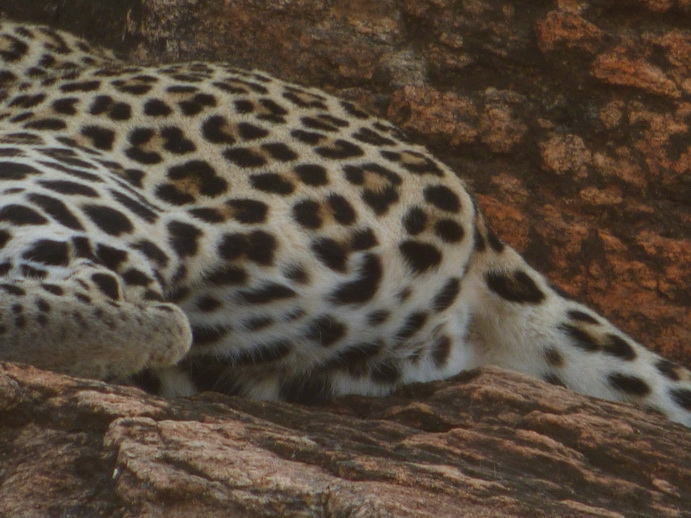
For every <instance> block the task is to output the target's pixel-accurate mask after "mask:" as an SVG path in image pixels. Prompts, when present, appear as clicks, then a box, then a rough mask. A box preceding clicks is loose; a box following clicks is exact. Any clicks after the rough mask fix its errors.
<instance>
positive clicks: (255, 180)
mask: <svg viewBox="0 0 691 518" xmlns="http://www.w3.org/2000/svg"><path fill="white" fill-rule="evenodd" d="M0 360H3V361H12V362H20V363H28V364H31V365H34V366H36V367H39V368H45V369H49V370H53V371H56V372H60V373H65V374H68V375H73V376H80V377H86V378H94V379H99V380H103V381H106V382H114V383H129V384H135V385H138V386H139V387H141V388H144V389H146V390H148V391H150V392H152V393H154V394H158V395H161V396H165V397H180V396H190V395H194V394H197V393H199V392H203V391H216V392H221V393H224V394H228V395H231V396H242V397H247V398H255V399H259V400H282V401H287V402H291V403H302V404H318V403H322V402H327V401H330V400H331V399H332V398H334V397H336V396H340V395H347V394H355V395H363V396H380V397H384V396H386V395H388V394H390V393H391V392H392V391H394V390H396V389H398V388H399V387H401V386H403V385H406V384H411V383H424V382H430V381H434V380H442V379H448V378H450V377H453V376H455V375H457V374H459V373H460V372H462V371H468V370H471V369H477V368H480V367H482V366H484V365H495V366H499V367H503V368H506V369H511V370H514V371H519V372H522V373H526V374H528V375H531V376H534V377H536V378H539V379H542V380H544V381H547V382H549V383H551V384H556V385H561V386H563V387H566V388H568V389H569V390H572V391H575V392H579V393H581V394H585V395H588V396H593V397H596V398H603V399H608V400H614V401H623V402H629V403H633V404H635V405H638V406H641V407H645V408H648V409H652V410H654V411H657V412H660V413H662V414H664V415H665V416H667V417H668V418H669V419H670V420H671V421H675V422H678V423H681V424H682V425H685V426H687V427H691V374H690V373H689V370H687V369H686V368H684V367H683V366H681V365H678V364H675V363H673V362H671V361H669V360H667V359H664V358H662V357H661V356H658V355H657V354H655V353H653V352H652V351H650V350H649V349H647V348H645V347H644V346H643V345H641V344H639V343H638V342H636V341H635V340H634V339H633V338H631V337H630V336H628V335H626V334H625V333H624V332H622V331H620V330H619V329H617V328H616V327H615V326H614V325H613V324H611V323H610V322H609V321H607V320H606V319H605V318H604V317H602V316H601V315H600V314H598V313H597V312H595V311H593V310H591V309H589V308H588V307H586V306H584V305H582V304H580V303H578V302H576V301H573V300H571V299H570V298H568V297H566V296H565V295H562V294H560V292H559V291H558V290H557V289H555V288H553V287H552V286H551V284H550V283H549V282H548V281H547V280H546V279H545V277H543V276H542V275H541V274H539V273H538V272H537V271H535V270H534V269H533V268H532V267H531V266H529V265H528V264H527V262H526V261H525V260H524V259H523V258H522V257H521V256H520V255H519V254H518V253H517V252H516V251H515V250H514V249H512V248H511V247H510V246H509V245H507V244H506V243H504V242H503V241H501V240H500V239H499V238H498V237H497V236H496V235H495V234H494V233H493V232H492V231H491V229H490V228H489V226H488V224H487V222H486V221H485V219H484V218H483V216H482V214H481V213H480V211H479V209H478V206H477V203H476V202H475V201H474V199H473V197H472V196H471V194H470V193H469V189H468V188H467V187H466V184H465V182H464V181H463V180H462V179H461V177H460V176H459V174H457V172H456V171H454V170H453V169H451V168H450V167H449V166H447V165H446V164H445V163H443V162H442V161H441V160H439V159H438V158H436V157H435V156H434V155H433V154H431V153H430V152H429V151H427V149H426V148H425V147H423V146H421V145H418V144H416V143H414V142H413V141H412V140H411V139H410V138H409V137H408V136H407V135H406V134H405V133H404V132H403V131H401V130H400V129H399V128H397V127H396V126H395V125H393V124H392V123H390V122H388V121H386V120H383V119H380V118H377V117H375V116H373V115H371V114H369V113H368V112H366V111H365V110H363V109H362V108H360V107H359V106H357V105H356V104H354V103H353V102H351V101H348V100H344V99H340V98H337V97H335V96H332V95H331V94H328V93H326V92H324V91H322V90H319V89H316V88H311V87H306V86H300V85H297V84H293V83H290V82H285V81H282V80H280V79H278V78H275V77H273V76H271V75H269V74H267V73H265V72H262V71H257V70H244V69H240V68H237V67H234V66H232V65H229V64H224V63H211V62H196V61H192V62H183V63H167V64H155V65H146V64H144V65H142V64H132V63H129V62H127V61H126V60H122V59H120V58H118V57H116V56H115V55H114V54H113V53H112V52H111V51H109V50H105V49H102V48H99V47H96V46H93V45H90V44H89V43H88V42H86V41H84V40H82V39H81V38H79V37H77V36H74V35H71V34H69V33H67V32H63V31H60V30H58V29H53V28H50V27H47V26H41V25H33V24H27V23H17V22H12V21H7V20H5V21H1V22H0Z"/></svg>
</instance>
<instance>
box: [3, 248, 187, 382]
mask: <svg viewBox="0 0 691 518" xmlns="http://www.w3.org/2000/svg"><path fill="white" fill-rule="evenodd" d="M191 341H192V335H191V331H190V326H189V323H188V321H187V318H186V316H185V315H184V313H183V312H182V311H181V310H180V309H179V308H178V307H177V306H175V305H173V304H166V303H161V302H153V301H128V300H126V299H125V297H124V295H123V289H122V284H121V281H120V279H119V278H118V277H117V276H116V275H115V274H114V273H113V272H111V271H110V270H107V269H105V268H102V267H100V266H97V265H95V264H92V263H90V262H88V261H85V262H84V263H83V264H81V265H79V266H78V267H77V268H76V269H75V270H74V272H73V273H72V275H69V276H68V277H66V278H65V279H62V280H38V279H31V278H22V279H12V278H2V279H0V360H8V361H15V362H22V363H29V364H32V365H35V366H37V367H42V368H46V369H50V370H53V371H58V372H63V373H67V374H72V375H77V376H83V377H91V378H99V379H105V380H122V379H124V378H126V377H127V376H129V375H131V374H134V373H136V372H139V371H141V370H142V369H144V368H146V367H152V368H157V367H165V366H168V365H172V364H175V363H176V362H177V361H178V360H179V359H180V358H182V357H183V356H184V354H185V353H186V352H187V351H188V349H189V347H190V343H191Z"/></svg>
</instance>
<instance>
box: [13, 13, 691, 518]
mask: <svg viewBox="0 0 691 518" xmlns="http://www.w3.org/2000/svg"><path fill="white" fill-rule="evenodd" d="M0 14H2V15H4V16H9V17H11V18H14V19H24V20H28V21H33V22H41V23H48V24H50V25H53V26H56V27H60V28H63V29H66V30H70V31H72V32H75V33H77V34H80V35H82V36H84V37H86V38H88V39H89V40H91V41H93V42H97V43H101V44H103V45H106V46H109V47H114V48H116V49H117V50H118V51H119V52H120V53H121V54H122V55H124V56H126V57H129V58H130V59H132V60H134V61H136V62H147V61H150V62H166V61H174V60H185V59H210V60H222V61H228V62H231V63H233V64H235V65H239V66H244V67H256V68H260V69H264V70H267V71H269V72H271V73H274V74H276V75H278V76H280V77H282V78H284V79H288V80H293V81H296V82H299V83H302V84H308V85H312V86H318V87H321V88H324V89H326V90H328V91H330V92H332V93H335V94H337V95H340V96H343V97H347V98H349V99H351V100H355V101H357V102H359V103H361V104H363V105H364V106H365V107H366V108H367V109H369V110H370V111H372V112H374V113H376V114H379V115H381V116H385V117H387V118H388V119H390V120H392V121H393V122H395V123H397V124H398V125H399V126H401V127H403V128H404V129H405V130H406V131H407V132H409V133H410V134H411V135H412V136H413V138H414V139H415V140H417V141H418V142H421V143H424V144H426V145H427V146H428V147H430V148H431V149H432V150H433V151H434V153H435V154H436V155H438V156H439V157H440V158H442V159H443V160H444V161H445V162H447V163H448V164H449V165H451V166H452V167H454V168H455V169H456V170H457V171H458V173H459V175H460V176H462V177H463V178H464V179H465V180H466V181H467V183H468V184H469V186H470V187H471V188H472V189H473V190H474V191H475V192H476V194H477V199H478V203H479V205H480V206H481V207H482V209H483V211H484V212H485V214H486V215H487V217H488V220H489V221H490V223H491V224H492V226H493V227H494V229H495V230H496V232H497V233H498V234H499V235H500V236H501V237H502V238H503V239H504V240H505V241H507V242H509V243H510V244H511V245H512V246H514V247H515V248H517V249H518V250H519V251H520V252H521V253H522V254H523V255H524V256H525V257H526V258H527V259H528V260H529V261H530V262H531V263H532V264H533V265H534V266H535V267H537V268H538V269H539V270H540V271H542V272H544V273H546V274H548V276H549V277H550V278H551V279H552V280H553V281H554V283H555V284H556V285H557V286H559V287H560V288H561V289H562V290H563V291H565V292H566V293H567V294H568V295H570V296H573V297H575V298H577V299H579V300H581V301H583V302H585V303H587V304H589V305H591V306H593V307H595V308H596V309H598V310H599V311H600V312H602V313H603V314H604V315H605V316H606V317H608V318H609V319H611V320H612V321H614V322H615V323H616V324H617V325H619V326H620V327H622V328H623V329H624V330H626V331H627V332H629V333H630V334H631V335H633V336H634V337H635V338H637V339H638V340H639V341H641V342H643V343H645V344H647V345H648V346H650V347H651V348H653V349H655V350H657V351H659V352H661V353H662V354H663V355H665V356H667V357H669V358H670V359H673V360H676V361H679V362H681V363H683V364H685V365H686V366H687V367H691V345H690V344H691V330H690V329H689V326H688V322H689V321H691V304H690V302H691V295H690V294H689V290H688V289H687V287H688V286H689V285H690V284H691V271H690V270H689V268H688V264H691V240H690V239H689V232H688V229H689V228H691V225H690V224H691V216H690V212H689V204H688V203H689V202H688V200H689V199H691V174H689V173H691V137H690V136H689V132H690V131H689V124H691V115H690V114H691V104H690V102H689V100H690V99H691V31H689V29H688V27H687V25H686V24H685V20H687V19H688V18H689V16H690V15H691V7H690V4H689V3H688V2H684V1H673V0H632V1H630V2H626V3H622V2H617V1H614V0H604V1H602V0H598V1H595V0H581V1H578V2H576V1H571V0H555V1H547V2H539V3H537V4H531V6H530V7H526V5H524V3H521V2H516V1H515V0H492V1H490V0H472V1H465V2H455V1H451V0H381V1H377V2H372V1H363V0H336V1H326V0H300V1H292V0H291V1H288V0H285V1H280V2H277V1H275V0H234V1H232V2H229V1H221V0H210V1H205V2H198V1H197V0H117V1H116V0H112V1H103V2H93V1H91V0H34V1H33V2H26V1H24V0H4V1H3V2H2V5H1V6H0ZM0 416H1V417H0V515H1V516H123V517H126V516H132V517H134V516H186V517H187V516H368V517H369V516H397V517H398V516H432V515H435V516H459V515H464V516H483V517H484V516H691V511H690V510H691V500H690V498H691V497H690V496H689V489H688V488H689V487H691V459H690V457H689V452H691V447H690V446H691V445H690V444H689V441H690V435H689V432H688V430H685V429H683V428H681V427H680V426H678V425H673V424H670V423H668V422H666V421H665V420H664V419H662V418H660V417H659V416H656V415H652V414H646V413H645V412H643V411H638V410H635V409H633V408H631V407H629V406H626V405H617V404H613V403H605V402H602V401H595V400H591V399H587V398H583V397H580V396H576V395H573V394H570V393H568V392H566V391H564V390H561V389H559V388H557V387H553V386H547V385H545V384H542V383H540V382H538V381H534V380H529V379H527V378H525V377H522V376H519V375H516V374H511V373H507V372H502V371H499V370H498V369H486V370H482V371H479V372H472V373H466V374H463V375H462V376H460V377H458V378H457V379H455V380H451V381H448V382H440V383H432V384H428V385H424V386H415V387H411V388H406V389H405V390H403V391H401V392H399V393H398V394H396V395H394V396H392V397H390V398H386V399H379V400H376V399H364V398H346V399H341V400H339V401H337V402H335V403H334V404H333V405H331V406H328V407H321V408H314V407H300V406H291V405H285V404H278V403H261V402H252V401H243V400H238V399H232V398H225V397H222V396H218V395H210V394H205V395H202V396H198V397H195V398H192V399H183V400H177V401H165V400H161V399H158V398H155V397H152V396H148V395H145V394H143V393H141V392H139V391H137V390H135V389H131V388H125V387H116V386H109V385H106V384H102V383H97V382H92V381H84V380H75V379H70V378H66V377H62V376H58V375H55V374H51V373H47V372H41V371H38V370H35V369H32V368H27V367H21V366H14V365H9V364H6V365H4V366H3V367H2V370H0Z"/></svg>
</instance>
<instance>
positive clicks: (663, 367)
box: [468, 223, 691, 426]
mask: <svg viewBox="0 0 691 518" xmlns="http://www.w3.org/2000/svg"><path fill="white" fill-rule="evenodd" d="M480 233H481V234H482V233H483V231H482V223H481V232H480ZM479 243H480V245H479V251H478V252H476V253H475V254H474V257H473V260H472V265H471V268H470V270H469V272H468V274H469V275H468V280H469V281H470V283H471V286H472V287H471V289H473V290H474V299H475V303H474V304H473V309H472V318H471V324H470V329H469V335H468V340H469V342H470V343H471V344H473V345H474V346H475V347H476V348H477V350H478V351H480V353H481V354H482V355H483V356H484V362H485V363H489V364H494V365H498V366H501V367H506V368H509V369H513V370H518V371H521V372H525V373H527V374H531V375H533V376H536V377H539V378H542V379H544V380H546V381H549V382H551V383H555V384H559V385H564V386H566V387H567V388H569V389H571V390H574V391H576V392H580V393H582V394H587V395H591V396H595V397H600V398H603V399H610V400H618V401H629V402H633V403H635V404H638V405H640V406H645V407H648V408H653V409H656V410H658V411H660V412H662V413H663V414H665V415H666V416H668V417H669V418H670V419H671V420H673V421H677V422H681V423H683V424H685V425H686V426H691V374H690V373H689V371H688V370H687V369H685V368H683V367H681V366H679V365H675V364H673V363H672V362H670V361H668V360H665V359H663V358H661V357H659V356H658V355H656V354H654V353H652V352H651V351H649V350H648V349H646V348H645V347H643V346H642V345H640V344H638V343H636V342H635V341H634V340H633V339H631V338H630V337H629V336H627V335H625V334H624V333H622V332H621V331H620V330H618V329H617V328H616V327H614V326H613V325H612V324H611V323H610V322H608V321H607V320H606V319H605V318H603V317H602V316H600V315H598V314H597V313H595V312H594V311H592V310H590V309H588V308H586V307H585V306H583V305H581V304H578V303H576V302H573V301H571V300H568V299H566V298H564V297H562V296H561V295H559V294H558V293H557V292H556V291H555V290H554V289H552V288H551V287H550V286H549V284H548V283H547V282H546V281H545V279H544V278H543V277H542V276H541V275H540V274H539V273H537V272H536V271H535V270H533V269H532V268H531V267H530V266H528V265H527V264H526V262H525V261H524V260H523V259H522V258H521V257H520V256H519V255H518V254H517V253H516V252H515V251H514V250H512V249H511V248H509V247H508V246H505V245H504V244H503V243H501V242H499V241H498V240H496V238H494V237H490V238H489V239H488V238H486V237H485V238H480V240H479Z"/></svg>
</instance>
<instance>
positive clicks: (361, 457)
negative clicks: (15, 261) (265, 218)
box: [0, 364, 691, 518]
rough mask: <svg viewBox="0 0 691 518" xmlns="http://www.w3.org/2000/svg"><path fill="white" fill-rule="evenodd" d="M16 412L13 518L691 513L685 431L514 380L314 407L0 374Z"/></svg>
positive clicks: (7, 509)
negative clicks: (158, 394)
mask: <svg viewBox="0 0 691 518" xmlns="http://www.w3.org/2000/svg"><path fill="white" fill-rule="evenodd" d="M0 409H2V410H1V411H2V419H1V420H0V516H12V517H21V516H27V517H34V516H63V517H72V516H89V517H90V516H99V515H106V516H122V517H148V516H166V517H170V516H173V517H175V516H180V517H182V516H184V517H192V518H194V517H208V516H233V517H242V516H251V517H258V516H264V517H274V516H275V517H298V516H299V517H315V518H316V517H324V516H343V517H346V516H348V517H359V516H361V517H373V516H382V517H388V516H390V517H423V516H430V517H431V516H434V517H447V516H448V517H457V516H470V517H474V516H475V517H490V516H536V517H541V516H544V517H552V516H570V517H581V516H583V517H586V516H589V517H592V516H599V517H601V516H607V517H616V516H620V517H623V516H626V517H629V518H630V517H637V516H669V517H682V516H691V494H690V493H689V490H688V489H689V487H691V435H690V434H689V432H688V430H687V429H685V428H682V427H681V426H679V425H671V424H669V423H667V422H666V421H664V420H663V419H661V418H660V417H659V416H657V415H653V414H646V413H644V412H642V411H639V410H635V409H633V408H632V407H629V406H626V405H619V404H614V403H607V402H602V401H595V400H591V399H587V398H583V397H581V396H577V395H574V394H571V393H569V392H567V391H565V390H563V389H561V388H558V387H553V386H551V385H545V384H543V383H541V382H539V381H535V380H532V379H531V378H527V377H525V376H522V375H518V374H513V373H509V372H507V371H501V370H499V369H487V370H483V371H480V372H478V371H474V372H470V373H466V374H465V375H463V376H461V377H458V378H457V379H455V380H451V381H449V382H438V383H432V384H427V385H417V386H413V387H408V388H406V389H405V390H404V391H403V392H400V393H399V394H396V395H394V396H392V397H390V398H388V399H366V398H355V397H353V398H345V399H342V400H340V401H337V402H336V403H335V404H334V405H332V406H330V407H300V406H296V405H288V404H281V403H257V402H252V401H247V400H242V399H235V398H226V397H222V396H219V395H213V394H206V395H202V396H198V397H195V398H192V399H181V400H174V401H167V400H162V399H158V398H155V397H152V396H148V395H146V394H144V393H143V392H140V391H138V390H136V389H130V388H125V387H116V386H111V385H106V384H103V383H98V382H91V381H84V380H76V379H72V378H67V377H62V376H59V375H56V374H52V373H47V372H43V371H38V370H36V369H33V368H30V367H20V366H16V365H9V364H4V365H3V364H0ZM56 475H57V476H56Z"/></svg>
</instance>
